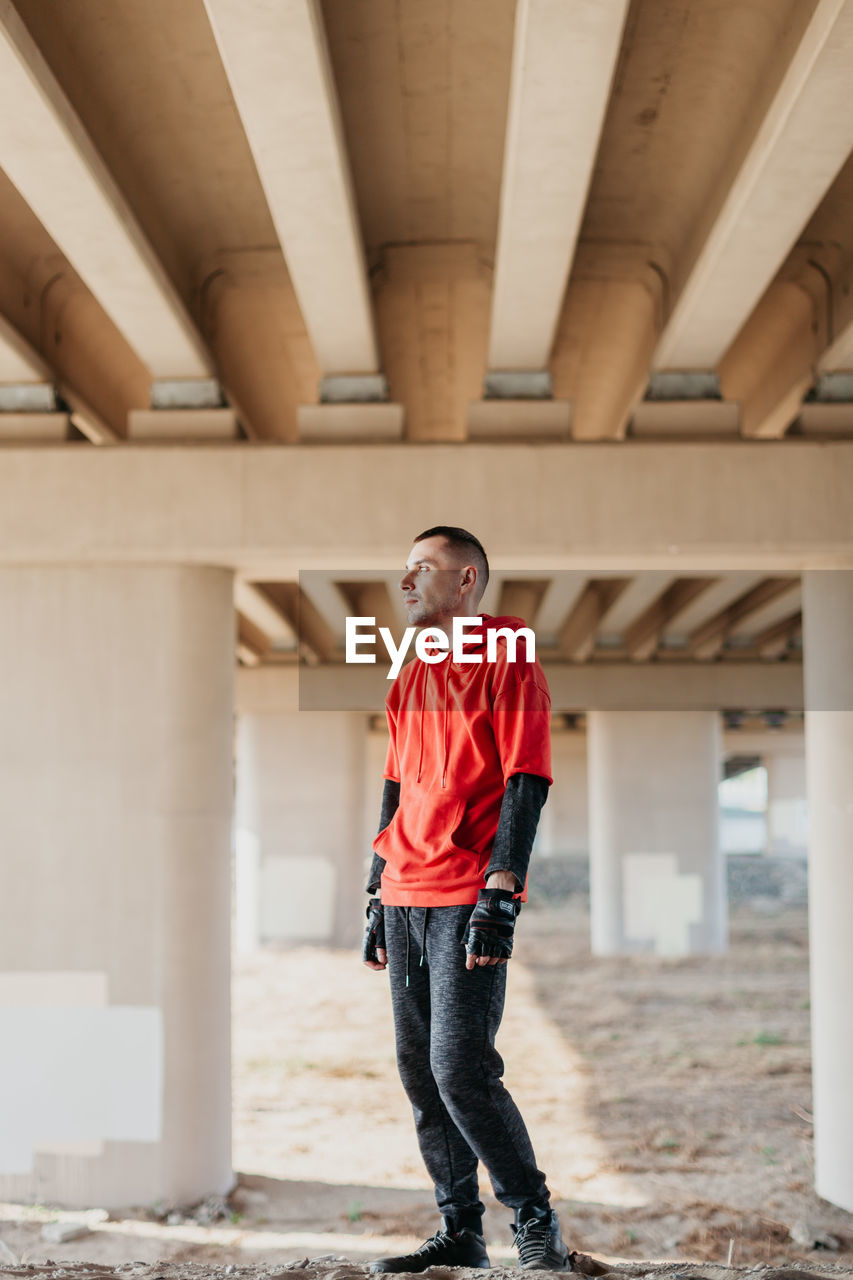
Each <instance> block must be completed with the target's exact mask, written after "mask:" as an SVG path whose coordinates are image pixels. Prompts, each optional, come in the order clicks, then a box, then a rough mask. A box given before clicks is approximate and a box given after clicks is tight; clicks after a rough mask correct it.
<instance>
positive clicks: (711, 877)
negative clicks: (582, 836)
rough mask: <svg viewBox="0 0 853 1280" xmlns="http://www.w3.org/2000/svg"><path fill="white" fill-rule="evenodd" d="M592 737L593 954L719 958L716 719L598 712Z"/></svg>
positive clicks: (722, 914)
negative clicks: (711, 955)
mask: <svg viewBox="0 0 853 1280" xmlns="http://www.w3.org/2000/svg"><path fill="white" fill-rule="evenodd" d="M587 736H588V744H589V745H588V751H589V811H590V812H589V819H590V909H591V924H592V948H593V951H594V953H595V954H596V955H621V954H627V953H630V952H633V951H654V952H655V953H656V954H658V955H670V956H683V955H691V954H696V953H702V952H716V951H722V950H723V949H724V947H725V945H726V933H727V929H726V894H725V881H724V869H723V860H722V855H721V853H720V843H719V830H718V813H717V783H718V778H719V771H720V759H721V755H722V745H721V729H720V722H719V716H718V715H717V714H716V713H715V712H712V711H591V712H590V713H589V715H588V717H587Z"/></svg>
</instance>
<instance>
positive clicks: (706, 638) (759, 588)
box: [688, 577, 798, 659]
mask: <svg viewBox="0 0 853 1280" xmlns="http://www.w3.org/2000/svg"><path fill="white" fill-rule="evenodd" d="M797 585H798V581H797V579H796V578H787V577H786V578H764V579H762V581H761V582H758V583H756V585H755V586H754V587H751V588H750V589H749V590H748V591H745V592H744V593H743V594H742V595H740V596H738V598H737V599H736V600H734V601H732V603H731V604H729V605H727V606H726V607H725V608H724V609H721V610H720V611H719V612H718V613H715V614H713V615H712V616H711V617H710V618H707V619H706V620H705V621H704V622H702V623H700V624H699V626H698V627H695V628H694V629H693V631H691V632H690V637H689V641H688V646H689V649H690V653H691V654H692V655H693V656H694V657H696V658H700V659H708V658H715V657H717V656H718V654H719V652H720V650H721V649H722V647H723V644H724V642H725V640H726V638H727V637H728V636H729V635H730V633H731V632H732V631H734V629H735V628H736V627H737V626H738V624H739V623H741V622H743V620H744V619H745V618H748V617H749V616H750V614H754V613H758V612H759V610H761V609H763V608H764V607H765V606H766V605H768V604H769V603H771V601H775V600H777V599H778V598H779V597H780V596H784V595H786V594H787V593H788V592H789V591H793V589H794V587H796V586H797Z"/></svg>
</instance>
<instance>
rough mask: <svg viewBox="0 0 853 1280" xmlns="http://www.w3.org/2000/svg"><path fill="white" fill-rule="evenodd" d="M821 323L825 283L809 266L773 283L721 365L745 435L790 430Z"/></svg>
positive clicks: (820, 341)
mask: <svg viewBox="0 0 853 1280" xmlns="http://www.w3.org/2000/svg"><path fill="white" fill-rule="evenodd" d="M825 318H826V284H825V281H824V279H823V277H822V275H821V274H820V272H819V271H818V270H817V269H816V268H815V267H814V266H813V265H810V264H804V265H803V268H802V270H801V271H799V272H798V273H797V274H796V275H795V276H794V277H793V278H790V279H785V278H782V279H777V280H774V282H773V284H771V286H770V288H769V289H768V290H767V292H766V293H765V295H764V297H763V298H762V299H761V301H760V302H759V303H758V305H757V307H756V308H755V310H754V311H753V313H752V315H751V316H750V317H749V319H748V320H747V322H746V324H745V325H744V326H743V328H742V329H741V331H740V333H739V334H738V336H737V338H736V340H735V342H734V343H733V344H732V346H731V347H730V348H729V350H728V351H727V352H726V354H725V356H724V357H723V359H722V361H721V362H720V366H719V372H720V385H721V388H722V391H723V395H724V396H725V398H726V400H734V401H738V402H739V404H740V420H741V431H742V433H743V435H745V436H752V437H756V438H762V439H778V438H779V437H780V436H783V435H784V434H785V432H786V431H787V430H788V428H789V427H790V425H791V423H792V422H793V421H794V419H795V418H796V417H797V414H798V413H799V410H800V406H801V404H802V400H803V396H804V395H805V394H806V392H807V391H808V390H809V388H810V387H811V385H812V383H813V381H814V373H815V365H816V362H817V358H818V354H819V352H820V350H821V348H822V347H823V345H824V344H825V342H826V319H825Z"/></svg>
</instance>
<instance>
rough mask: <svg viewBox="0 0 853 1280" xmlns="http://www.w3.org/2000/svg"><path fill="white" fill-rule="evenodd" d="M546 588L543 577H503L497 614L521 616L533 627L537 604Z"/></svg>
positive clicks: (534, 625) (546, 584)
mask: <svg viewBox="0 0 853 1280" xmlns="http://www.w3.org/2000/svg"><path fill="white" fill-rule="evenodd" d="M547 589H548V581H547V579H545V578H505V579H504V581H503V582H502V583H501V589H500V595H499V597H498V607H497V613H498V616H499V617H514V618H523V619H524V621H525V622H526V623H527V625H528V626H529V627H534V628H535V627H536V618H537V615H538V613H539V606H540V604H541V603H542V597H543V596H544V594H545V592H546V591H547Z"/></svg>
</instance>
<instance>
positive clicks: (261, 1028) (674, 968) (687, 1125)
mask: <svg viewBox="0 0 853 1280" xmlns="http://www.w3.org/2000/svg"><path fill="white" fill-rule="evenodd" d="M761 907H763V908H764V909H762V910H759V908H761ZM588 937H589V932H588V919H587V916H586V913H585V909H584V906H583V903H582V902H581V903H573V904H571V905H565V904H562V905H560V906H559V907H533V906H528V907H527V908H525V912H524V913H523V915H522V917H521V922H520V926H519V937H518V942H517V946H516V955H515V956H514V958H513V960H512V962H511V965H510V974H509V994H508V1001H507V1013H506V1016H505V1018H504V1023H503V1026H502V1028H501V1033H500V1038H499V1041H498V1044H499V1048H500V1049H501V1052H502V1054H503V1057H504V1060H505V1063H506V1076H505V1079H506V1083H507V1085H508V1086H509V1087H510V1089H511V1091H512V1093H513V1094H514V1096H515V1098H516V1101H517V1102H518V1103H519V1105H520V1107H521V1110H522V1112H523V1114H524V1115H525V1118H526V1120H527V1123H528V1127H529V1128H530V1130H531V1134H532V1136H533V1140H534V1145H535V1147H536V1151H537V1157H538V1160H539V1163H540V1166H541V1167H542V1168H544V1169H545V1170H546V1171H547V1174H548V1180H549V1184H550V1186H551V1189H552V1194H553V1199H554V1201H555V1203H556V1205H557V1208H558V1209H559V1211H560V1216H561V1220H562V1222H563V1227H564V1234H565V1235H566V1237H567V1238H568V1239H569V1241H570V1247H573V1248H577V1249H579V1250H582V1251H585V1252H587V1253H590V1254H593V1255H594V1256H596V1257H597V1258H604V1259H606V1260H614V1259H622V1260H623V1266H622V1267H621V1268H620V1270H621V1271H622V1273H623V1274H625V1275H641V1274H642V1275H646V1276H650V1275H652V1274H655V1275H657V1274H666V1275H669V1276H675V1275H678V1276H680V1277H686V1276H688V1275H696V1276H698V1275H700V1274H701V1275H708V1276H715V1277H720V1278H723V1277H726V1276H728V1277H733V1276H735V1275H737V1274H739V1272H738V1271H737V1270H735V1269H734V1268H745V1267H750V1266H752V1267H755V1266H757V1265H761V1264H763V1265H764V1266H774V1267H777V1268H779V1267H785V1266H788V1267H790V1266H792V1265H794V1266H796V1267H797V1268H798V1271H797V1274H798V1275H801V1274H802V1273H801V1272H800V1271H799V1268H804V1269H805V1270H806V1271H808V1272H812V1273H821V1274H824V1275H826V1274H833V1275H839V1274H844V1275H853V1215H850V1214H847V1213H844V1212H842V1211H841V1210H838V1209H835V1208H833V1207H832V1206H830V1205H828V1204H826V1203H825V1202H824V1201H821V1200H820V1199H818V1198H817V1197H816V1196H815V1194H814V1192H813V1191H812V1190H811V1185H812V1128H811V1116H810V1107H811V1097H810V1071H809V1040H808V1036H809V1005H808V972H807V965H808V951H807V932H806V917H805V911H803V910H799V909H798V910H790V909H789V910H787V911H786V912H784V913H778V912H777V913H774V912H771V911H769V910H768V909H767V904H765V903H762V902H759V903H756V904H753V905H752V906H751V907H750V908H747V907H739V908H738V909H737V910H736V911H735V912H734V913H733V917H732V922H731V947H730V950H729V951H728V953H727V954H726V955H724V956H721V957H717V958H711V959H709V958H702V959H698V958H697V959H689V960H661V959H656V958H654V957H650V956H643V957H634V958H632V959H619V960H600V959H599V960H594V959H592V958H591V957H590V954H589V943H588ZM234 1094H235V1098H234V1101H235V1113H234V1167H235V1169H237V1170H239V1171H240V1175H239V1185H238V1187H237V1189H236V1191H235V1192H234V1193H233V1194H232V1195H231V1197H230V1198H229V1200H228V1201H227V1202H221V1203H219V1202H217V1201H215V1200H213V1201H209V1202H207V1203H206V1204H205V1205H203V1206H201V1208H200V1209H197V1210H196V1212H195V1213H194V1214H193V1213H192V1211H191V1210H190V1209H189V1208H188V1207H187V1206H169V1205H158V1206H137V1207H135V1208H134V1209H129V1210H128V1211H127V1212H125V1213H112V1214H110V1215H109V1217H107V1215H105V1214H104V1213H101V1214H97V1213H91V1214H81V1213H79V1212H77V1213H74V1212H70V1211H68V1212H64V1213H57V1212H56V1211H55V1210H53V1209H52V1208H51V1207H50V1206H26V1207H25V1206H12V1205H6V1206H0V1241H2V1242H4V1244H5V1248H6V1251H5V1253H4V1250H3V1247H2V1245H0V1272H3V1271H5V1272H7V1273H9V1274H18V1275H20V1274H27V1275H31V1276H35V1275H37V1274H47V1273H48V1272H50V1274H59V1275H62V1274H64V1275H66V1276H67V1277H68V1278H69V1280H71V1277H73V1276H75V1275H82V1274H83V1273H84V1272H85V1267H82V1266H81V1264H82V1263H84V1262H85V1263H86V1264H88V1267H89V1270H88V1272H86V1274H87V1275H89V1276H90V1277H94V1276H95V1275H96V1274H101V1275H102V1274H103V1271H101V1272H100V1273H97V1271H96V1268H94V1267H93V1266H92V1264H100V1266H101V1267H102V1268H108V1269H110V1270H112V1268H113V1267H115V1266H117V1265H118V1264H124V1266H123V1268H122V1274H134V1275H136V1274H138V1275H140V1276H143V1275H149V1274H150V1275H151V1276H152V1277H154V1276H157V1277H160V1276H162V1277H165V1278H166V1280H173V1277H174V1278H175V1280H177V1278H178V1277H179V1276H180V1277H182V1278H183V1277H185V1276H188V1275H193V1276H197V1275H199V1274H201V1273H202V1272H201V1271H200V1270H199V1264H205V1269H204V1274H205V1275H212V1274H214V1273H216V1274H217V1275H218V1274H219V1273H220V1272H221V1273H222V1274H223V1275H224V1276H227V1275H235V1276H236V1273H237V1272H240V1273H241V1274H242V1273H245V1272H248V1270H250V1269H251V1270H252V1273H253V1274H255V1275H257V1276H261V1275H271V1274H272V1272H271V1271H270V1268H271V1267H273V1268H275V1267H276V1266H277V1267H278V1268H279V1269H281V1268H282V1267H283V1266H284V1265H285V1264H287V1263H290V1264H291V1267H292V1268H293V1267H295V1268H296V1271H294V1280H297V1276H298V1274H301V1273H302V1272H304V1275H305V1277H306V1278H307V1277H309V1276H320V1275H323V1276H324V1277H326V1280H328V1277H333V1278H334V1280H348V1278H349V1277H350V1276H352V1277H354V1276H356V1275H362V1274H363V1272H362V1270H361V1268H360V1266H359V1264H363V1263H364V1262H365V1261H367V1260H368V1259H370V1258H371V1257H375V1256H376V1255H377V1254H381V1253H384V1252H393V1251H396V1250H400V1249H404V1248H409V1247H411V1246H412V1244H414V1243H416V1242H417V1243H419V1242H420V1241H421V1240H423V1239H424V1238H425V1237H426V1236H427V1235H430V1234H431V1233H432V1232H433V1231H434V1230H435V1229H436V1226H437V1220H436V1214H435V1207H434V1202H433V1199H432V1192H431V1189H430V1187H429V1184H428V1182H427V1179H426V1176H425V1174H424V1171H423V1168H422V1165H421V1162H420V1156H419V1153H418V1150H417V1146H416V1143H415V1139H414V1133H413V1129H412V1123H411V1112H410V1109H409V1105H408V1102H407V1101H406V1098H405V1096H404V1094H403V1092H402V1088H401V1086H400V1084H399V1081H398V1079H397V1075H396V1069H395V1065H394V1057H393V1037H392V1030H391V1021H390V1010H389V1003H388V990H387V979H386V977H385V975H380V974H374V973H371V972H369V971H368V970H366V969H365V968H364V967H363V966H362V965H361V964H360V962H359V960H358V957H357V956H356V955H355V953H353V952H349V951H335V950H331V949H324V948H314V947H300V948H296V949H290V950H278V951H266V952H264V953H262V954H259V955H258V956H255V957H252V958H250V959H240V960H238V961H236V962H235V974H234ZM483 1198H484V1200H485V1201H486V1204H487V1207H488V1212H487V1216H486V1236H487V1240H488V1242H489V1247H490V1254H491V1257H492V1261H493V1263H495V1264H496V1266H511V1265H512V1262H513V1258H514V1254H513V1253H512V1251H511V1249H510V1248H509V1247H508V1246H509V1242H510V1232H509V1225H508V1223H509V1218H510V1214H509V1212H508V1211H507V1210H505V1209H503V1208H502V1207H501V1206H500V1205H497V1204H496V1203H495V1201H494V1200H493V1199H492V1197H491V1196H490V1195H488V1194H484V1197H483ZM57 1218H58V1219H66V1220H73V1221H75V1222H78V1221H84V1222H85V1223H86V1224H87V1225H88V1227H89V1233H88V1234H87V1235H86V1236H84V1237H83V1238H80V1239H77V1240H74V1241H70V1242H68V1243H65V1244H48V1243H46V1242H44V1241H43V1240H42V1239H41V1238H40V1231H41V1228H42V1226H43V1225H44V1224H45V1223H46V1222H49V1221H53V1220H55V1219H57ZM792 1232H793V1237H792ZM819 1241H822V1242H823V1243H822V1245H820V1244H819V1243H818V1242H819ZM827 1246H829V1247H828V1248H827ZM47 1259H51V1260H52V1266H51V1267H49V1266H48V1265H47ZM309 1259H315V1260H317V1259H319V1261H316V1262H315V1264H314V1267H313V1268H312V1267H309V1266H308V1261H309ZM632 1259H633V1260H650V1259H654V1260H658V1261H659V1263H660V1265H659V1266H658V1267H657V1268H656V1269H652V1268H651V1264H650V1263H649V1262H648V1261H646V1262H644V1263H643V1265H642V1266H639V1265H638V1263H634V1264H632V1262H631V1260H632ZM686 1261H692V1262H693V1263H694V1264H705V1265H704V1266H701V1267H700V1268H699V1269H698V1270H697V1269H695V1268H694V1269H690V1270H685V1265H686ZM727 1261H728V1262H729V1263H731V1264H733V1268H729V1269H727V1268H726V1266H725V1265H724V1264H726V1263H727ZM131 1262H134V1264H135V1265H134V1267H133V1268H131V1267H130V1265H129V1264H130V1263H131ZM15 1263H24V1264H27V1263H29V1264H30V1265H29V1268H27V1267H26V1266H24V1267H23V1268H22V1267H20V1266H17V1267H16V1266H15V1265H14V1264H15ZM155 1263H157V1265H156V1266H154V1265H153V1264H155ZM667 1263H668V1264H669V1265H665V1264H667ZM676 1263H678V1265H676ZM36 1264H40V1265H36ZM710 1264H714V1265H710ZM228 1266H230V1267H232V1268H234V1271H231V1272H229V1271H227V1270H226V1269H225V1268H226V1267H228ZM344 1273H346V1275H345V1274H344ZM288 1274H290V1271H289V1272H288ZM456 1274H457V1275H459V1274H461V1273H456ZM753 1274H755V1273H753ZM764 1274H765V1275H766V1276H768V1277H769V1276H770V1275H771V1272H769V1271H768V1272H765V1273H764ZM778 1274H780V1273H778V1272H777V1275H778ZM443 1275H444V1276H445V1277H446V1276H447V1273H443ZM437 1280H438V1277H437Z"/></svg>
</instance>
